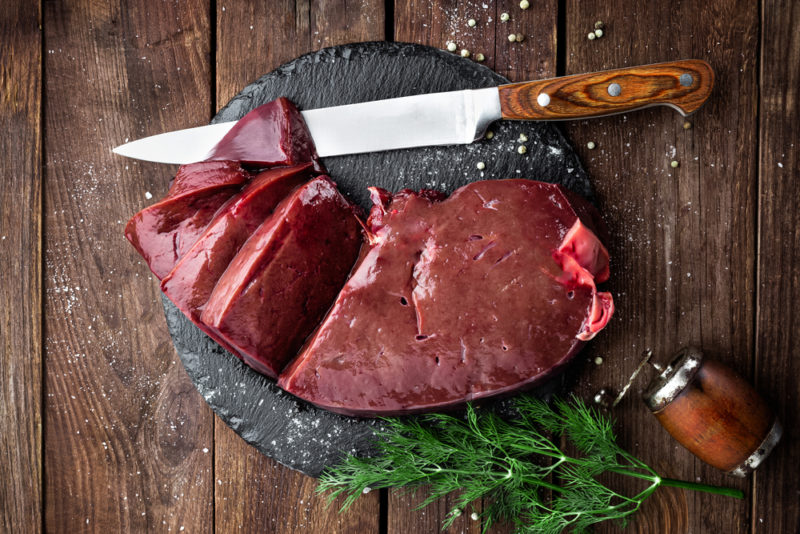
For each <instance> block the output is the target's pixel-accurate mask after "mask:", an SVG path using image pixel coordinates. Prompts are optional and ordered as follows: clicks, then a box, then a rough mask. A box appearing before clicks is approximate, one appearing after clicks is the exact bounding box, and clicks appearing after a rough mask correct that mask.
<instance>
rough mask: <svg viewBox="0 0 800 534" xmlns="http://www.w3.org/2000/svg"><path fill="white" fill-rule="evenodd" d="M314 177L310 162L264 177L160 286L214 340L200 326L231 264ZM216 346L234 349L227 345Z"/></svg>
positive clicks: (238, 199)
mask: <svg viewBox="0 0 800 534" xmlns="http://www.w3.org/2000/svg"><path fill="white" fill-rule="evenodd" d="M310 178H311V163H307V164H305V165H299V166H295V167H281V168H277V169H272V170H268V171H264V172H262V173H260V174H259V175H258V176H256V177H255V178H254V179H253V181H252V182H250V183H249V184H248V185H247V186H246V187H245V188H244V189H243V190H242V192H241V193H239V194H238V195H236V196H235V197H233V198H232V199H231V201H230V202H228V203H227V204H226V205H225V206H224V207H223V208H222V209H221V210H220V211H219V212H218V214H217V216H216V217H214V220H213V221H212V222H211V223H210V224H209V225H208V227H207V228H206V230H205V232H203V235H202V236H200V238H199V239H198V240H197V242H196V243H195V244H194V245H193V246H192V248H191V249H189V251H188V252H187V253H186V254H185V255H183V257H182V258H181V259H180V261H178V263H177V264H176V265H175V267H174V268H173V269H172V271H170V273H169V274H168V275H167V276H165V277H164V279H163V280H162V281H161V290H162V291H163V292H164V294H166V295H167V297H169V299H170V300H171V301H172V302H173V303H175V305H176V306H177V307H178V309H180V310H181V311H182V312H183V313H184V315H186V316H187V317H188V318H189V319H191V320H192V322H194V323H195V324H196V325H197V326H198V327H200V329H201V330H203V331H205V332H206V333H207V334H209V335H211V336H212V337H215V336H214V334H213V332H211V331H210V330H209V329H208V328H207V327H206V326H205V325H204V324H203V323H202V322H201V321H200V314H201V313H202V311H203V308H204V307H205V304H206V302H208V299H209V297H210V296H211V292H212V291H213V289H214V287H215V286H216V285H217V282H218V281H219V279H220V277H221V276H222V273H224V272H225V269H227V267H228V264H230V262H231V260H233V258H234V257H235V256H236V254H237V253H238V252H239V249H241V247H242V245H244V243H245V241H247V239H248V238H249V237H250V235H251V234H252V233H253V232H255V231H256V229H257V228H258V227H259V226H260V225H261V223H263V222H264V221H265V220H266V219H267V218H268V217H270V216H271V215H272V213H273V210H275V207H276V206H277V205H278V204H279V203H280V202H281V201H282V200H283V199H284V198H286V197H287V196H288V195H289V194H290V193H291V192H292V190H294V189H295V188H297V187H299V186H300V185H302V184H303V183H304V182H306V181H307V180H309V179H310ZM216 341H218V342H219V343H220V344H221V345H223V346H225V347H226V348H228V349H229V350H231V347H229V346H227V344H226V343H225V342H224V341H223V340H221V339H216Z"/></svg>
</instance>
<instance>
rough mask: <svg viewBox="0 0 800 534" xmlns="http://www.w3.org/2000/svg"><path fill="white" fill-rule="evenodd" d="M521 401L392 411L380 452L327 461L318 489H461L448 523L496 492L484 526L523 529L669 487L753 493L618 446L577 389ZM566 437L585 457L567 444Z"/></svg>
mask: <svg viewBox="0 0 800 534" xmlns="http://www.w3.org/2000/svg"><path fill="white" fill-rule="evenodd" d="M514 407H515V409H516V412H517V417H516V418H501V417H500V416H498V415H497V414H495V413H494V412H493V411H490V410H479V409H476V408H475V407H474V406H473V405H471V404H468V405H467V411H466V415H465V416H463V417H456V416H453V415H447V414H429V415H424V416H420V417H417V418H405V419H398V418H390V419H385V425H386V429H385V430H383V431H381V432H379V433H378V440H377V448H378V454H377V455H376V456H375V457H372V458H357V457H355V456H352V455H351V456H348V457H346V458H345V459H344V460H343V462H342V463H341V464H339V465H337V466H335V467H333V468H328V469H326V471H325V472H324V473H323V474H322V477H321V478H320V481H319V486H318V487H317V491H318V492H325V491H329V492H330V493H329V496H328V497H329V502H332V501H333V500H334V499H335V498H336V497H338V496H339V495H346V498H345V499H344V504H343V505H342V508H341V510H342V511H344V510H346V509H347V508H348V507H349V506H350V505H352V504H353V502H354V501H355V500H356V499H357V498H358V497H359V496H360V495H361V494H362V493H366V492H368V491H370V490H371V489H380V488H406V489H407V490H409V491H410V490H413V489H415V488H417V487H419V486H428V487H429V496H428V497H427V498H426V499H425V500H424V501H423V502H422V503H421V504H420V506H419V508H423V507H425V506H427V505H428V504H430V503H432V502H433V501H435V500H437V499H439V498H442V497H444V496H445V495H448V494H451V493H452V494H454V495H455V496H456V497H455V503H456V505H455V507H454V508H453V509H452V510H451V511H450V513H449V514H448V515H447V516H446V518H445V520H444V523H443V528H447V527H448V526H450V525H451V524H452V523H453V521H455V519H456V518H457V517H458V516H459V515H461V513H462V511H463V510H465V509H466V507H467V505H469V503H471V502H473V501H475V500H476V499H483V498H486V499H487V500H488V502H487V503H486V504H485V505H484V509H483V512H482V513H481V514H479V515H480V517H481V519H482V521H483V531H484V532H486V531H487V530H488V529H489V528H490V527H491V526H492V525H494V524H495V523H508V524H511V525H513V527H514V531H515V532H516V533H518V534H527V533H537V534H538V533H541V534H556V533H560V532H563V531H565V530H567V531H571V532H586V531H587V529H588V528H589V527H591V525H594V524H596V523H600V522H602V521H608V520H617V521H620V522H621V523H623V524H624V523H625V522H626V520H627V519H628V517H629V516H630V515H631V514H633V513H634V512H636V511H637V510H638V509H639V507H640V506H641V504H642V502H643V501H644V500H645V499H646V498H647V497H649V496H650V495H651V494H652V493H653V492H654V491H655V490H656V489H657V488H658V487H659V486H673V487H680V488H686V489H693V490H698V491H706V492H709V493H716V494H719V495H727V496H730V497H738V498H742V497H743V494H742V492H741V491H739V490H735V489H729V488H721V487H717V486H709V485H706V484H697V483H694V482H684V481H679V480H672V479H668V478H662V477H661V476H659V475H658V473H656V472H655V471H654V470H653V469H651V468H650V467H649V466H648V465H646V464H645V463H644V462H642V461H641V460H639V459H637V458H636V457H634V456H632V455H631V454H629V453H628V452H626V451H625V450H623V449H622V448H620V447H619V446H618V445H617V443H616V437H615V435H614V430H613V421H612V420H611V419H610V418H608V417H606V416H604V415H602V414H601V413H599V412H598V411H597V410H596V409H593V408H590V407H588V406H586V404H584V403H583V402H582V401H581V400H580V399H578V398H576V397H574V396H573V397H572V398H571V399H570V400H569V401H568V402H567V401H563V400H556V401H555V402H554V403H553V405H552V406H551V405H549V404H547V403H545V402H544V401H542V400H539V399H536V398H533V397H530V396H524V395H523V396H520V397H518V398H517V399H516V400H515V401H514ZM562 436H565V437H566V438H567V440H568V441H569V442H570V443H571V444H572V446H573V448H574V449H575V450H577V451H578V453H579V454H578V455H576V456H568V455H567V454H566V453H565V452H564V451H563V450H562V448H561V446H560V445H559V444H560V441H561V439H560V438H561V437H562ZM602 473H612V474H615V475H621V476H631V477H636V478H638V479H641V480H642V482H643V485H644V489H642V491H640V492H639V493H637V494H636V495H633V496H629V495H624V494H622V493H619V492H618V491H616V490H614V489H612V488H610V487H609V486H608V485H606V483H604V482H600V481H599V480H598V476H599V475H600V474H602Z"/></svg>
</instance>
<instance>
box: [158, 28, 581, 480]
mask: <svg viewBox="0 0 800 534" xmlns="http://www.w3.org/2000/svg"><path fill="white" fill-rule="evenodd" d="M376 54H378V55H389V56H398V55H399V56H408V57H419V56H428V57H434V58H435V59H436V60H437V61H439V62H441V63H442V64H443V65H444V66H445V67H446V68H448V69H454V70H455V71H460V70H463V69H471V70H472V71H473V72H474V73H476V74H475V75H476V76H481V77H482V80H481V84H479V85H476V87H477V86H488V85H493V84H502V83H507V80H506V79H505V78H503V77H502V76H500V75H499V74H497V73H495V72H493V71H492V70H490V69H489V68H487V67H485V66H483V65H480V64H477V63H475V62H473V61H470V60H467V59H463V58H461V57H458V56H456V55H454V54H450V53H448V52H445V51H442V50H439V49H436V48H432V47H427V46H423V45H417V44H410V43H386V42H367V43H354V44H350V45H342V46H336V47H331V48H325V49H322V50H319V51H317V52H312V53H309V54H305V55H303V56H300V57H298V58H296V59H295V60H292V61H290V62H288V63H286V64H284V65H282V66H280V67H278V68H277V69H275V70H274V71H272V72H271V73H268V74H266V75H264V76H262V77H261V78H259V79H258V80H257V81H255V82H253V83H252V84H250V85H248V86H247V87H245V88H244V89H243V90H242V92H241V93H239V95H237V96H235V97H234V98H233V99H231V101H230V102H229V103H228V104H227V105H226V106H225V107H223V108H222V109H221V110H220V111H219V112H218V113H217V115H216V116H215V117H214V119H213V120H212V121H211V122H212V123H215V122H220V121H225V120H235V119H237V118H239V117H241V116H242V115H243V114H244V112H246V111H247V110H249V109H251V108H252V107H255V106H254V104H253V103H252V100H253V99H254V97H256V96H257V94H258V90H259V88H260V87H261V86H262V85H263V84H265V83H266V82H268V81H270V80H272V79H274V78H276V77H277V78H283V77H290V76H292V75H294V74H296V73H297V72H298V71H299V70H302V69H305V68H313V66H314V65H316V64H319V63H323V62H325V63H328V62H335V61H337V60H346V61H350V60H358V59H359V58H360V57H368V56H372V55H376ZM275 96H278V95H275ZM273 98H274V96H273ZM337 103H339V102H337ZM256 105H257V104H256ZM331 105H332V104H331ZM548 128H549V129H550V131H549V132H548V134H549V135H553V136H555V137H556V142H557V144H558V145H559V146H561V147H563V148H564V149H565V151H566V152H568V157H571V158H573V159H574V163H575V164H576V166H575V173H574V175H573V176H572V178H574V179H575V182H574V183H575V184H577V187H574V186H573V187H571V188H572V189H573V190H576V192H578V193H580V194H582V195H583V196H585V197H588V198H590V200H591V199H592V193H593V192H592V190H591V187H590V185H589V182H588V178H587V177H586V174H585V171H584V170H583V167H582V166H581V165H580V162H579V161H578V160H577V157H575V156H574V153H573V152H572V149H571V146H570V145H569V143H568V141H567V140H566V139H565V138H564V136H563V135H562V134H561V132H560V130H558V129H557V128H555V127H553V126H552V125H548ZM570 164H572V163H570ZM567 186H568V187H569V184H567ZM162 303H163V305H164V311H165V315H166V318H167V325H168V328H169V332H170V335H171V336H172V339H173V342H174V344H175V348H176V351H177V352H178V354H179V356H180V358H181V361H182V363H183V366H184V369H185V370H186V372H187V374H188V376H189V377H190V379H191V380H192V382H193V384H194V385H195V387H196V388H197V390H198V391H199V392H200V394H201V395H203V397H204V399H205V400H206V402H207V403H208V404H209V406H210V407H211V408H212V409H213V410H214V412H215V413H216V414H217V415H218V416H219V417H220V419H221V420H222V421H223V422H225V423H226V424H227V425H229V426H230V427H231V428H232V429H233V430H234V431H235V432H236V433H237V434H239V435H240V436H241V437H242V438H243V439H244V440H245V441H246V442H248V443H249V444H250V445H252V446H254V447H255V448H256V449H257V450H258V451H259V452H261V453H263V454H265V455H267V456H269V457H271V458H273V459H274V460H275V461H277V462H278V463H280V464H282V465H285V466H287V467H289V468H291V469H295V470H299V471H301V472H303V473H305V474H307V475H309V476H312V477H317V476H319V474H320V473H321V471H322V469H323V468H324V466H325V465H330V464H331V463H333V462H335V461H336V460H337V459H338V458H339V457H340V456H341V454H343V453H348V452H352V453H356V454H359V455H368V454H372V453H373V452H374V449H372V447H371V443H372V442H373V440H374V429H375V428H376V427H378V426H379V424H380V423H379V422H378V421H375V420H369V419H356V418H349V417H343V416H339V415H336V414H332V413H330V412H327V411H324V410H319V409H317V408H315V407H314V406H312V405H309V404H307V403H305V402H304V401H302V400H300V399H296V398H294V397H292V396H291V395H289V394H287V393H285V392H283V391H281V390H280V389H279V388H277V386H276V385H275V384H274V382H272V381H271V380H269V379H267V378H266V377H264V376H262V375H260V374H258V373H256V372H255V371H252V370H251V369H250V368H249V367H247V366H245V365H244V364H243V363H242V362H241V361H240V360H239V359H238V358H236V357H235V356H233V355H231V354H229V353H227V352H226V351H224V350H223V349H222V348H221V347H219V346H218V345H217V344H216V343H214V342H213V341H211V340H210V339H209V338H208V337H206V336H205V335H204V334H203V333H202V332H200V330H199V329H197V328H196V327H195V326H194V325H193V324H192V323H191V322H190V321H189V320H188V319H186V318H185V317H184V316H183V315H182V314H181V313H180V311H178V310H177V308H176V307H175V306H174V305H173V304H172V303H171V302H170V301H169V299H167V298H166V297H165V296H163V295H162ZM204 358H205V359H204ZM208 358H212V359H215V360H214V361H215V365H214V366H216V363H217V362H218V368H217V369H215V370H209V364H208V361H209V360H208ZM556 382H557V381H556V380H552V381H549V382H548V383H546V384H545V385H544V386H543V387H542V388H541V391H539V392H540V393H546V392H547V391H548V390H552V389H553V388H554V387H555V383H556ZM220 384H223V385H224V388H220V387H219V385H220ZM223 389H224V390H223ZM258 393H265V395H262V396H256V397H254V395H257V394H258ZM241 398H243V399H244V402H249V403H257V404H258V407H261V406H262V405H263V404H267V405H270V404H271V406H272V407H273V411H278V410H274V408H275V406H276V405H277V406H279V407H280V408H281V410H280V411H279V412H280V413H279V415H278V416H277V417H272V418H266V419H268V420H265V418H263V417H262V418H260V419H259V420H253V418H248V417H247V415H246V414H243V412H245V411H246V410H247V409H248V408H243V406H244V405H243V404H242V401H241V400H239V399H241ZM496 404H498V406H499V409H501V410H503V409H504V407H503V403H502V402H501V403H496ZM309 414H311V415H309ZM251 415H252V414H251ZM319 421H321V422H319ZM317 422H319V423H317ZM314 424H318V425H319V426H318V427H316V428H315V429H313V430H316V431H318V432H317V435H316V436H314V435H312V436H309V435H308V433H307V431H308V430H309V428H307V427H305V428H304V425H305V426H311V425H314ZM264 425H268V426H266V427H264ZM270 425H271V426H270ZM328 431H330V432H328ZM292 432H301V434H302V433H303V432H305V434H304V435H302V439H303V440H304V443H303V444H300V445H298V446H297V447H288V446H286V443H283V444H282V445H281V446H278V445H277V444H276V441H274V440H273V441H271V442H270V441H267V440H268V439H269V437H270V436H283V437H285V436H287V435H291V433H292ZM331 432H333V433H334V434H335V435H333V436H331ZM326 434H327V436H326ZM309 440H311V442H309ZM313 440H316V442H314V441H313ZM336 444H339V445H342V444H348V445H350V447H337V446H336ZM313 447H316V450H315V453H316V454H315V455H314V457H313V458H309V451H310V448H313ZM292 449H294V450H292ZM322 451H324V452H322ZM293 452H294V453H296V452H299V453H300V456H299V457H298V456H297V455H296V454H293Z"/></svg>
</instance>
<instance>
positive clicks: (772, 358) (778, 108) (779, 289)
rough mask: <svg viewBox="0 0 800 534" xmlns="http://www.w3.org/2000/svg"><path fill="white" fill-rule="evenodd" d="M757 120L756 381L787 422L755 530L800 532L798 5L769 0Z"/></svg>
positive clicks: (769, 467) (758, 489)
mask: <svg viewBox="0 0 800 534" xmlns="http://www.w3.org/2000/svg"><path fill="white" fill-rule="evenodd" d="M761 14H762V23H761V87H760V124H759V147H760V151H759V152H760V154H759V215H760V218H759V220H760V225H759V236H758V242H759V251H758V302H757V314H758V315H757V323H756V339H757V341H756V384H757V387H758V389H759V390H760V391H761V392H763V394H764V395H765V396H766V397H767V398H768V399H769V400H770V401H771V404H772V405H773V406H774V408H775V409H776V411H777V413H778V417H779V418H780V419H781V421H782V422H783V427H784V429H785V430H784V433H785V435H784V438H783V441H782V443H781V444H780V445H779V446H778V448H777V449H776V450H775V451H774V452H773V454H772V456H771V457H770V458H768V459H767V460H766V462H765V464H764V465H763V466H762V467H760V468H759V469H758V471H757V472H756V474H755V475H754V476H755V481H754V486H755V492H754V493H755V499H756V502H755V506H754V508H753V532H757V533H764V534H767V533H770V532H800V498H798V497H800V479H799V478H798V476H797V461H798V458H800V442H798V440H797V439H796V434H795V432H796V429H797V428H800V413H798V410H797V408H798V406H800V385H799V384H800V383H799V382H798V377H800V362H798V359H797V347H798V345H800V336H798V334H797V329H796V328H795V325H796V321H797V319H798V318H800V316H799V315H798V311H797V302H798V300H800V266H799V265H798V264H800V231H799V230H798V228H800V210H798V208H797V195H798V193H800V186H798V183H797V180H798V174H797V173H798V169H800V146H799V145H800V72H799V71H798V65H800V35H798V33H797V28H798V26H800V5H798V3H797V2H788V1H784V2H763V3H762V8H761Z"/></svg>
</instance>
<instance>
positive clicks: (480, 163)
mask: <svg viewBox="0 0 800 534" xmlns="http://www.w3.org/2000/svg"><path fill="white" fill-rule="evenodd" d="M475 166H476V167H478V170H479V171H482V170H483V169H485V168H486V164H485V163H484V162H482V161H479V162H478V164H477V165H475Z"/></svg>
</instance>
